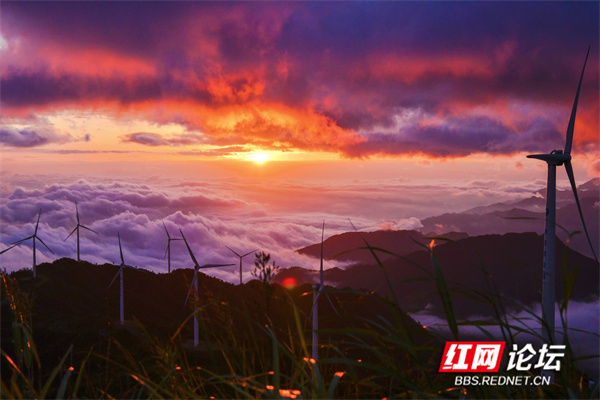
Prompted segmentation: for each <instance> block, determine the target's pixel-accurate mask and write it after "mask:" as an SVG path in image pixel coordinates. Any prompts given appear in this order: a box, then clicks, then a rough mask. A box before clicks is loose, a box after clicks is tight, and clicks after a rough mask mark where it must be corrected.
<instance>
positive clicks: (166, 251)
mask: <svg viewBox="0 0 600 400" xmlns="http://www.w3.org/2000/svg"><path fill="white" fill-rule="evenodd" d="M163 226H164V227H165V233H166V234H167V248H166V250H165V256H166V257H167V260H168V261H167V265H168V268H169V273H171V241H173V240H183V239H182V238H172V237H171V235H169V231H168V230H167V226H166V225H165V222H164V221H163ZM163 258H164V257H163Z"/></svg>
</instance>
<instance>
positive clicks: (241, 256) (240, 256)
mask: <svg viewBox="0 0 600 400" xmlns="http://www.w3.org/2000/svg"><path fill="white" fill-rule="evenodd" d="M225 247H227V248H228V249H229V251H231V252H232V253H233V254H235V255H236V256H238V257H239V258H240V285H241V284H242V258H244V257H246V256H247V255H249V254H252V253H254V252H255V251H258V249H256V250H252V251H249V252H247V253H246V254H242V255H239V254H238V253H236V252H235V251H234V250H233V249H231V247H229V246H225Z"/></svg>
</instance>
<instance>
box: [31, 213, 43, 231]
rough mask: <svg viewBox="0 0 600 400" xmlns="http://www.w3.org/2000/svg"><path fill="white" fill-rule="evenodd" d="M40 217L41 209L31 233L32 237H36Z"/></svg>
mask: <svg viewBox="0 0 600 400" xmlns="http://www.w3.org/2000/svg"><path fill="white" fill-rule="evenodd" d="M41 216H42V209H41V208H40V213H39V214H38V219H37V222H36V223H35V231H33V236H35V235H36V233H37V230H38V225H39V224H40V217H41Z"/></svg>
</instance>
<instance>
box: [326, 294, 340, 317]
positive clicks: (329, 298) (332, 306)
mask: <svg viewBox="0 0 600 400" xmlns="http://www.w3.org/2000/svg"><path fill="white" fill-rule="evenodd" d="M325 297H327V300H329V304H331V308H333V311H335V313H336V314H337V316H338V317H340V313H339V312H338V310H337V309H336V308H335V306H334V305H333V301H331V297H329V295H328V294H327V293H325Z"/></svg>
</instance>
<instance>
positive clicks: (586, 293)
mask: <svg viewBox="0 0 600 400" xmlns="http://www.w3.org/2000/svg"><path fill="white" fill-rule="evenodd" d="M412 235H415V236H416V239H415V240H422V238H423V237H422V236H419V235H418V233H417V232H415V231H403V232H400V231H399V232H393V233H391V232H379V233H378V234H377V233H373V234H363V233H358V232H354V233H347V234H344V235H338V236H337V237H332V238H329V239H328V241H326V242H325V243H324V253H325V254H331V250H330V251H328V243H339V238H341V237H344V238H346V240H347V243H355V244H356V243H360V245H359V246H360V247H364V246H365V245H364V242H362V238H364V239H365V240H367V242H368V243H369V244H370V245H371V246H373V247H382V248H384V249H385V250H388V251H390V252H393V253H395V254H398V255H400V256H402V257H395V256H391V255H389V254H383V253H378V254H381V255H382V257H381V259H382V265H383V268H384V269H385V272H386V273H387V275H388V276H389V279H390V281H391V285H392V288H393V291H394V293H395V295H396V296H397V297H398V298H399V302H400V305H401V306H402V307H403V309H405V310H406V311H409V312H420V311H423V310H424V309H426V308H427V309H428V311H430V312H431V313H433V314H435V315H437V316H440V317H443V315H444V314H443V308H442V307H441V304H440V297H439V295H438V294H437V289H436V286H435V282H434V281H433V280H432V278H431V276H432V275H431V274H432V266H431V265H432V264H431V256H430V253H429V250H426V249H424V248H422V247H419V246H418V245H416V244H415V243H414V242H413V241H408V240H398V241H397V242H396V243H388V244H385V243H382V242H383V241H382V240H379V242H377V241H376V240H374V241H373V243H371V242H370V239H372V238H375V239H381V237H389V238H410V237H412ZM405 243H409V244H410V246H409V247H406V248H404V247H403V246H404V244H405ZM437 243H440V245H438V246H435V248H434V254H435V256H436V258H437V260H438V262H439V265H440V267H441V269H442V272H443V274H444V276H445V279H446V280H447V282H448V284H449V285H450V287H451V288H453V290H454V292H455V294H454V296H453V302H454V308H455V312H456V313H457V315H458V316H460V317H463V318H466V317H468V316H470V315H489V312H490V309H489V304H486V303H485V302H484V303H480V302H478V301H476V300H474V299H472V298H470V297H469V296H471V295H472V294H473V293H474V292H475V291H479V292H482V293H485V294H488V295H491V294H492V293H495V295H498V296H500V297H501V298H502V299H503V302H504V305H505V306H507V307H512V308H514V307H516V304H517V303H520V304H523V305H532V304H533V303H535V302H539V301H540V299H541V286H542V285H541V271H542V262H543V260H542V254H543V243H544V238H543V236H541V235H538V234H536V233H507V234H503V235H481V236H475V237H466V238H463V239H459V240H456V241H439V242H437ZM377 244H378V245H377ZM314 246H317V245H313V246H311V247H310V248H313V249H314ZM319 246H320V244H319ZM415 246H416V247H417V248H418V249H417V250H416V251H414V250H413V249H414V248H415ZM350 250H352V249H351V247H350V245H348V246H347V247H337V248H335V250H334V251H350ZM301 251H303V250H301ZM362 251H366V250H362ZM346 254H349V255H351V254H354V253H353V252H349V253H346ZM564 260H566V261H567V262H566V267H567V270H568V271H571V270H573V271H577V279H576V282H575V286H574V289H573V293H572V297H571V298H572V299H573V300H579V301H591V300H594V299H597V298H598V294H599V289H598V287H599V282H600V279H599V271H598V264H597V263H596V262H595V260H593V259H590V258H588V257H586V256H584V255H582V254H579V253H578V252H576V251H574V250H571V249H569V248H566V247H565V246H564V244H563V243H561V242H560V241H557V252H556V265H557V269H558V276H557V281H556V293H557V299H558V300H559V299H561V298H562V294H563V279H562V277H563V273H562V267H563V265H564ZM316 262H318V261H316ZM286 278H293V279H295V280H296V281H297V282H298V283H299V284H303V283H306V282H314V281H316V280H317V279H318V276H317V272H316V271H314V270H306V269H303V268H299V267H295V268H290V269H286V270H282V271H280V272H279V273H278V274H277V276H276V281H277V282H282V281H284V280H285V279H286ZM324 278H325V280H326V282H328V283H329V284H332V285H334V286H336V287H350V288H355V289H363V290H374V291H376V292H377V293H378V294H379V295H382V296H383V295H391V294H392V293H391V291H390V289H389V286H388V284H387V282H386V280H385V277H384V273H383V272H382V270H381V267H380V266H379V265H377V264H376V262H375V260H374V258H373V256H372V255H370V260H363V261H362V262H358V263H356V264H353V265H351V266H349V267H347V268H345V269H340V268H332V269H327V270H325V272H324ZM461 293H462V294H461Z"/></svg>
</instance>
